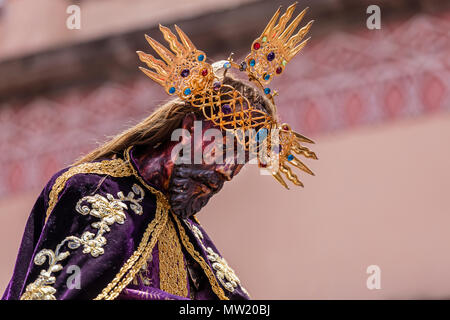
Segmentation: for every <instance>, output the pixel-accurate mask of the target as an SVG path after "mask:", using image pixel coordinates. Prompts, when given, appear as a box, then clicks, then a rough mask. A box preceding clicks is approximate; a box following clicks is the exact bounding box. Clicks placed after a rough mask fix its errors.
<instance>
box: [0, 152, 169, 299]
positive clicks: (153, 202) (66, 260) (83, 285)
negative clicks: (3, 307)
mask: <svg viewBox="0 0 450 320" xmlns="http://www.w3.org/2000/svg"><path fill="white" fill-rule="evenodd" d="M159 200H160V195H159V194H158V192H157V191H156V190H151V189H148V188H146V186H145V185H143V184H142V183H141V182H140V181H139V179H137V177H136V176H135V175H134V174H133V170H132V168H131V167H130V166H129V165H128V164H127V163H126V162H125V161H124V160H121V159H115V160H104V161H99V162H91V163H84V164H81V165H79V166H73V167H69V168H65V169H63V170H61V171H60V172H58V173H56V174H55V175H54V176H53V177H52V178H51V179H50V180H49V182H48V183H47V185H46V186H45V187H44V189H43V191H42V193H41V195H40V197H39V199H38V201H37V202H36V205H35V207H34V208H33V210H32V212H31V214H30V218H29V221H28V223H27V226H26V229H25V233H24V237H23V240H22V245H21V248H20V251H19V255H18V259H17V262H16V269H15V271H14V274H13V278H12V280H11V282H10V284H9V286H8V289H7V292H5V295H4V297H3V298H4V299H5V298H11V299H18V298H21V299H77V298H79V299H93V298H96V297H97V296H98V295H99V294H100V293H101V292H103V291H104V289H106V288H107V287H109V288H110V289H111V288H114V286H112V285H111V283H112V282H113V280H115V279H116V278H118V276H119V275H120V274H121V272H122V271H123V270H124V268H125V269H127V268H128V269H131V270H132V269H133V268H134V265H133V263H131V264H129V265H126V262H127V260H128V259H129V258H130V257H131V256H133V255H135V254H136V252H137V251H138V248H139V247H140V246H141V247H142V245H141V243H142V241H144V240H145V241H148V239H147V238H148V233H149V231H150V232H151V231H154V230H152V229H157V228H158V221H156V220H158V219H161V217H157V216H156V212H157V211H158V210H157V207H158V203H159V202H158V201H159ZM140 254H142V252H141V253H140ZM135 261H137V260H135ZM128 269H127V270H128ZM127 270H125V271H127ZM128 271H129V270H128ZM122 276H123V274H122ZM119 280H120V277H119ZM120 284H123V283H120V281H119V282H118V283H117V285H120ZM8 290H9V294H8ZM107 291H108V290H107ZM109 291H111V290H109ZM103 296H104V297H107V294H106V295H103Z"/></svg>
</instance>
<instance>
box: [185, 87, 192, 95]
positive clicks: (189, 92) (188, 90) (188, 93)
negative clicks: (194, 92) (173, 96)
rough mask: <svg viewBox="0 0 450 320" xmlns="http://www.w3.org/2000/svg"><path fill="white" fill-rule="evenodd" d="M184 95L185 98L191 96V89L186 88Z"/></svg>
mask: <svg viewBox="0 0 450 320" xmlns="http://www.w3.org/2000/svg"><path fill="white" fill-rule="evenodd" d="M183 92H184V95H185V96H188V95H190V94H191V89H189V88H186V89H184V91H183Z"/></svg>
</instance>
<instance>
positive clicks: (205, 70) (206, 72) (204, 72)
mask: <svg viewBox="0 0 450 320" xmlns="http://www.w3.org/2000/svg"><path fill="white" fill-rule="evenodd" d="M207 74H208V69H203V70H202V76H204V77H206V75H207Z"/></svg>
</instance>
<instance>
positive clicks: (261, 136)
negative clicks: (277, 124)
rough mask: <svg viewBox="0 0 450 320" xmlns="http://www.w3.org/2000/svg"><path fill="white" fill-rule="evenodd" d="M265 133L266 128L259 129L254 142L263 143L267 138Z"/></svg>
mask: <svg viewBox="0 0 450 320" xmlns="http://www.w3.org/2000/svg"><path fill="white" fill-rule="evenodd" d="M267 131H268V130H267V129H266V128H262V129H259V131H258V133H256V140H257V141H259V142H261V141H263V140H264V139H265V138H266V136H267Z"/></svg>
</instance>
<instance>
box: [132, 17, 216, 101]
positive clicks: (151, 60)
mask: <svg viewBox="0 0 450 320" xmlns="http://www.w3.org/2000/svg"><path fill="white" fill-rule="evenodd" d="M159 29H160V31H161V32H162V34H163V35H164V39H165V40H166V41H167V42H168V43H169V45H170V49H171V50H169V49H167V48H166V47H164V46H163V45H162V44H160V43H159V42H158V41H156V40H155V39H153V38H152V37H150V36H148V35H145V38H146V39H147V42H148V43H149V44H150V46H151V47H152V48H153V50H155V52H156V53H158V55H159V56H160V57H161V58H162V59H163V60H164V61H163V60H160V59H156V58H155V57H154V56H152V55H151V54H147V53H144V52H142V51H137V54H138V55H139V58H140V59H141V61H142V62H145V63H146V64H147V66H148V67H149V68H151V69H154V71H151V70H149V69H146V68H142V67H140V69H141V70H142V71H143V72H144V73H145V74H146V75H147V76H148V77H149V78H151V79H152V80H153V81H155V82H157V83H159V84H160V85H161V86H163V87H164V88H165V89H166V92H167V93H168V94H171V95H172V94H177V95H178V96H179V97H180V98H182V99H187V98H189V97H191V96H192V95H195V94H201V93H202V92H203V91H204V90H205V89H207V88H208V87H210V86H211V84H212V81H213V79H214V73H213V71H212V67H211V65H210V64H208V63H206V62H205V61H206V54H205V53H204V52H203V51H201V50H198V49H197V48H196V47H195V45H194V44H193V43H192V41H191V40H190V39H189V37H188V36H187V35H186V34H185V33H184V32H183V31H182V30H181V29H180V28H179V27H178V26H177V25H175V29H176V31H177V33H178V36H179V37H180V40H181V43H180V42H179V41H178V39H177V36H176V35H175V34H173V33H172V32H171V31H170V29H169V28H167V27H164V26H162V25H159Z"/></svg>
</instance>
